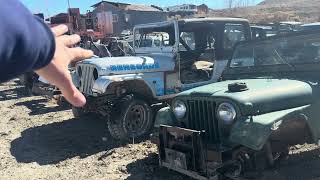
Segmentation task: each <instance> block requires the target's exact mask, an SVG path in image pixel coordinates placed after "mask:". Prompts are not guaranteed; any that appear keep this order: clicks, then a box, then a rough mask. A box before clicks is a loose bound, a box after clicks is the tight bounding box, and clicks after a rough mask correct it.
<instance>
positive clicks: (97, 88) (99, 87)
mask: <svg viewBox="0 0 320 180" xmlns="http://www.w3.org/2000/svg"><path fill="white" fill-rule="evenodd" d="M158 77H162V76H160V75H159V74H158V73H152V74H151V73H150V74H123V75H112V76H101V77H99V78H98V79H97V80H96V81H95V82H94V84H93V87H92V92H93V93H96V94H105V93H106V91H107V89H108V87H109V86H110V84H112V83H114V82H124V81H132V80H140V81H142V82H144V83H145V84H146V85H147V86H148V87H149V88H150V90H151V91H152V94H153V96H154V97H156V96H161V95H163V94H162V93H161V92H163V86H164V84H163V79H161V78H158Z"/></svg>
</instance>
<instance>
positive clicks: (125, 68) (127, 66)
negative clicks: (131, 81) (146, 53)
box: [123, 65, 131, 71]
mask: <svg viewBox="0 0 320 180" xmlns="http://www.w3.org/2000/svg"><path fill="white" fill-rule="evenodd" d="M123 70H125V71H128V70H129V71H130V70H131V69H130V65H123Z"/></svg>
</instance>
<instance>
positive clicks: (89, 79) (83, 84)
mask: <svg viewBox="0 0 320 180" xmlns="http://www.w3.org/2000/svg"><path fill="white" fill-rule="evenodd" d="M79 67H80V68H81V72H80V73H79ZM94 69H95V67H94V66H92V65H87V64H81V65H79V66H78V68H77V73H78V75H79V76H80V84H79V90H80V91H81V92H82V93H83V94H85V95H92V87H93V84H94V81H95V80H94V77H93V71H94Z"/></svg>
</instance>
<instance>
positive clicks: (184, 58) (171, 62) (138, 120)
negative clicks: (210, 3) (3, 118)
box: [73, 18, 251, 139]
mask: <svg viewBox="0 0 320 180" xmlns="http://www.w3.org/2000/svg"><path fill="white" fill-rule="evenodd" d="M133 36H134V40H133V49H134V56H131V57H112V58H100V59H97V58H92V59H88V60H85V61H83V62H81V63H79V64H77V67H76V72H75V73H74V74H73V79H74V83H75V84H76V86H77V87H78V89H79V90H80V91H81V92H82V93H83V94H84V95H85V96H87V98H88V103H87V105H86V107H84V108H81V109H79V108H75V107H74V108H73V112H74V115H75V116H76V117H78V116H81V115H83V114H85V113H87V112H96V113H99V114H102V115H104V116H106V119H107V120H108V129H109V131H110V133H111V134H112V136H113V137H115V138H117V139H128V138H139V137H142V136H144V135H146V134H148V133H149V132H150V130H151V129H152V128H153V123H154V115H155V112H156V111H157V110H158V109H159V106H155V105H156V104H157V105H159V103H166V102H169V101H170V100H171V99H172V97H174V96H175V94H177V93H179V92H182V91H184V90H187V89H191V88H193V87H198V86H201V85H204V84H209V83H212V82H216V81H217V80H218V79H219V78H220V76H221V74H222V71H223V69H224V68H225V67H226V65H227V62H228V61H227V59H228V58H229V57H230V55H231V54H232V48H233V46H234V45H235V44H236V43H237V42H240V41H244V40H248V39H250V38H251V32H250V26H249V23H248V21H247V20H245V19H240V18H201V19H200V18H199V19H187V20H180V21H167V22H159V23H152V24H145V25H139V26H136V27H135V28H134V33H133ZM160 106H163V105H160Z"/></svg>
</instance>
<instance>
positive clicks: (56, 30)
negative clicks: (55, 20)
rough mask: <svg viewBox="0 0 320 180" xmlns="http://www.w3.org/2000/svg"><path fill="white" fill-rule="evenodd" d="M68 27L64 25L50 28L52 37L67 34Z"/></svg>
mask: <svg viewBox="0 0 320 180" xmlns="http://www.w3.org/2000/svg"><path fill="white" fill-rule="evenodd" d="M68 29H69V28H68V26H67V25H65V24H62V25H59V26H55V27H53V28H51V31H52V33H53V34H54V36H56V37H57V36H61V35H63V34H65V33H66V32H68Z"/></svg>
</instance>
